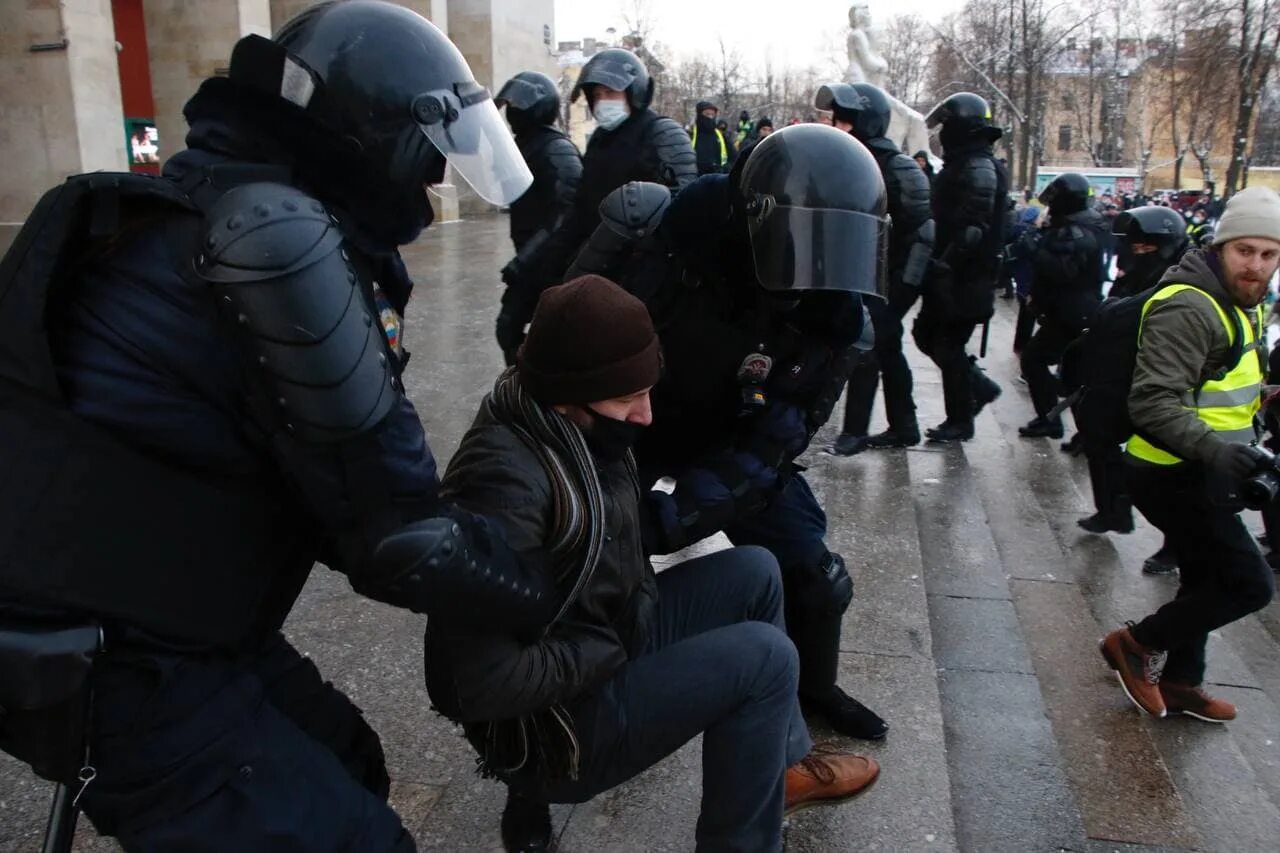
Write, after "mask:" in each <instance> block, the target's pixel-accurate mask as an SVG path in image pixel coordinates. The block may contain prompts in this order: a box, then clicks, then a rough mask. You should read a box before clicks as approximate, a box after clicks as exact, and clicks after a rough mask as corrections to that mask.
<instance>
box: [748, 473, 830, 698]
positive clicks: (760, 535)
mask: <svg viewBox="0 0 1280 853" xmlns="http://www.w3.org/2000/svg"><path fill="white" fill-rule="evenodd" d="M725 535H726V536H728V537H729V541H730V542H732V543H733V544H734V545H759V546H761V547H763V548H767V549H769V551H770V552H772V554H773V555H774V556H775V557H777V559H778V565H779V567H780V568H781V569H782V583H783V586H784V588H785V589H786V608H787V613H786V617H787V633H788V634H789V635H790V637H791V641H792V642H793V643H795V645H796V651H797V652H799V654H800V694H801V695H802V696H808V697H814V696H823V695H826V694H827V693H829V692H830V690H831V688H832V687H833V686H835V683H836V674H837V671H838V669H839V654H840V626H841V621H842V619H843V617H844V611H845V610H846V609H848V605H847V604H845V605H844V606H840V604H841V603H840V602H839V601H838V598H837V595H836V593H835V592H834V591H833V589H832V586H831V583H830V581H829V579H828V577H827V576H826V575H824V574H823V572H822V567H823V564H824V561H825V560H826V559H827V554H828V552H827V546H826V543H825V541H824V540H825V539H826V536H827V514H826V513H825V512H824V511H823V509H822V506H821V505H820V504H819V503H818V499H817V498H816V497H814V494H813V490H812V489H810V488H809V483H808V481H807V480H805V478H804V475H802V474H794V475H792V477H791V478H790V479H789V480H788V481H787V484H786V486H785V487H783V490H782V492H781V493H780V494H779V495H778V496H777V497H775V498H774V499H773V501H772V502H771V503H770V504H769V506H768V507H766V508H765V509H764V510H763V511H761V512H758V513H756V514H755V515H752V516H750V517H748V518H746V519H744V520H743V521H741V522H739V523H737V524H734V525H732V526H731V527H729V528H728V529H726V530H725Z"/></svg>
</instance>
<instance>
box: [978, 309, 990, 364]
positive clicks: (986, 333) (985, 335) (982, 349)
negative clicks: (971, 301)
mask: <svg viewBox="0 0 1280 853" xmlns="http://www.w3.org/2000/svg"><path fill="white" fill-rule="evenodd" d="M990 340H991V318H990V317H988V318H987V319H986V320H983V321H982V343H981V344H979V345H978V358H986V357H987V342H988V341H990Z"/></svg>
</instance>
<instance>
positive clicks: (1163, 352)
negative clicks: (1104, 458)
mask: <svg viewBox="0 0 1280 853" xmlns="http://www.w3.org/2000/svg"><path fill="white" fill-rule="evenodd" d="M1160 284H1161V286H1163V285H1168V284H1189V285H1191V286H1192V287H1196V288H1198V289H1200V290H1203V291H1205V292H1206V293H1209V294H1212V295H1213V296H1215V297H1216V298H1217V299H1218V300H1219V301H1220V302H1221V303H1222V304H1232V303H1231V298H1230V297H1229V296H1228V295H1227V291H1226V289H1225V288H1224V287H1223V285H1222V282H1221V281H1220V280H1219V279H1218V276H1217V274H1216V273H1215V272H1214V270H1213V269H1211V268H1210V266H1209V260H1208V258H1207V256H1206V254H1205V253H1204V252H1203V251H1201V250H1199V249H1193V250H1192V251H1190V252H1187V254H1185V255H1183V257H1182V260H1181V261H1179V262H1178V263H1177V264H1176V265H1174V266H1172V267H1170V268H1169V269H1168V270H1167V271H1166V272H1165V274H1164V276H1163V277H1162V278H1161V279H1160ZM1256 312H1257V309H1256V308H1249V309H1246V311H1245V313H1246V315H1247V316H1248V317H1249V319H1250V322H1255V323H1256V317H1255V315H1256ZM1255 328H1256V326H1255ZM1138 340H1139V345H1138V358H1137V363H1136V364H1135V366H1134V371H1133V385H1132V386H1131V387H1130V389H1129V417H1130V419H1131V420H1132V421H1133V425H1134V427H1135V428H1136V429H1137V430H1138V431H1139V432H1142V433H1144V434H1146V435H1148V436H1150V437H1152V438H1155V439H1156V440H1157V441H1158V442H1160V443H1161V444H1163V445H1165V446H1166V447H1167V448H1168V449H1169V450H1170V451H1172V452H1173V453H1174V454H1176V455H1178V456H1180V457H1182V458H1183V459H1198V460H1201V461H1205V460H1207V459H1208V458H1209V456H1210V455H1212V453H1213V450H1214V449H1215V448H1216V447H1217V446H1218V445H1220V444H1221V443H1222V439H1221V438H1219V437H1218V436H1216V435H1215V434H1214V432H1213V430H1211V429H1210V428H1209V426H1208V424H1206V423H1205V422H1204V421H1202V420H1201V419H1200V418H1199V417H1198V416H1197V415H1196V413H1195V412H1194V411H1191V410H1189V409H1187V408H1185V407H1184V406H1183V404H1182V396H1183V394H1185V393H1186V392H1187V391H1188V390H1189V389H1192V388H1199V387H1200V386H1201V385H1203V384H1204V383H1205V382H1207V381H1209V380H1210V379H1213V378H1214V375H1215V374H1216V373H1218V372H1219V371H1221V370H1222V369H1223V368H1230V367H1233V366H1234V365H1230V364H1228V363H1227V361H1228V360H1229V359H1230V358H1231V338H1230V337H1229V336H1228V334H1227V328H1226V326H1224V325H1223V323H1222V317H1221V316H1220V315H1219V314H1218V311H1217V309H1215V308H1214V306H1213V303H1211V302H1210V301H1209V300H1208V299H1206V298H1205V297H1204V296H1203V295H1202V294H1200V293H1196V292H1195V291H1191V290H1184V291H1182V292H1181V293H1178V294H1175V295H1174V296H1171V297H1170V298H1168V299H1164V300H1161V301H1160V302H1157V303H1155V304H1154V305H1153V306H1152V307H1151V309H1150V310H1149V311H1148V312H1147V316H1146V319H1145V320H1144V321H1143V324H1142V331H1141V334H1140V337H1139V339H1138ZM1250 357H1257V358H1265V354H1264V352H1263V349H1261V348H1260V349H1259V350H1258V351H1257V353H1246V354H1245V355H1244V358H1250ZM1263 372H1264V374H1265V372H1266V363H1265V361H1264V362H1263Z"/></svg>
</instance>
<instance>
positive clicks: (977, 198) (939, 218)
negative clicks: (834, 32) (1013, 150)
mask: <svg viewBox="0 0 1280 853" xmlns="http://www.w3.org/2000/svg"><path fill="white" fill-rule="evenodd" d="M926 124H928V126H929V127H930V128H934V127H940V128H941V131H940V133H939V140H940V141H941V143H942V171H941V172H939V173H938V176H937V178H936V179H935V181H934V185H933V220H934V224H935V226H936V228H937V242H936V243H935V245H934V268H933V271H932V275H931V276H930V278H929V281H928V283H927V285H926V287H925V290H924V298H923V303H922V305H921V306H920V313H919V315H918V316H917V317H916V321H915V325H914V326H913V327H912V335H913V337H914V338H915V340H916V345H917V346H919V347H920V350H921V352H923V353H924V354H925V355H927V356H929V358H931V359H932V360H933V362H934V364H936V365H938V368H939V370H941V371H942V394H943V398H944V402H945V404H946V411H947V418H946V420H945V421H943V422H942V423H941V424H939V425H938V426H937V427H935V428H933V429H928V430H925V434H926V435H927V436H928V437H929V438H930V440H932V441H963V440H967V439H970V438H972V437H973V419H974V417H975V416H976V415H977V413H978V411H980V410H981V409H982V407H983V406H984V405H986V404H987V403H990V402H991V401H992V400H994V399H995V398H996V397H998V396H999V394H1000V386H999V385H997V384H996V383H994V382H992V381H991V380H990V379H989V378H987V376H986V375H985V374H984V373H983V372H982V371H981V369H979V368H978V366H977V363H976V360H975V359H973V358H972V357H971V356H969V355H968V354H967V353H966V352H965V347H966V346H967V345H968V343H969V339H970V338H971V337H973V332H974V329H976V328H977V327H978V326H979V325H981V324H983V323H985V322H987V320H988V319H990V317H991V315H992V313H993V312H994V310H995V287H996V279H997V276H998V274H999V271H1000V256H1001V254H1002V251H1003V248H1004V216H1005V205H1004V198H1005V196H1006V195H1007V194H1008V190H1009V178H1008V175H1006V174H1005V170H1004V166H1003V165H1002V164H1001V163H999V162H998V161H997V160H996V158H995V155H994V154H993V152H992V148H991V145H992V143H993V142H995V141H996V140H997V139H999V138H1000V136H1001V131H1000V129H999V128H998V127H993V126H992V124H991V108H990V107H989V106H988V105H987V102H986V101H985V100H983V99H982V98H981V97H979V96H978V95H975V94H973V93H972V92H958V93H956V94H954V95H951V96H950V97H948V98H947V99H946V100H944V101H943V102H942V103H940V104H938V105H937V106H936V107H934V108H933V111H932V112H930V113H929V116H928V119H927V120H926Z"/></svg>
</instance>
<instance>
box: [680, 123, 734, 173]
mask: <svg viewBox="0 0 1280 853" xmlns="http://www.w3.org/2000/svg"><path fill="white" fill-rule="evenodd" d="M716 139H718V140H719V141H720V166H721V167H722V168H723V167H724V165H725V164H726V163H728V162H729V148H728V146H726V145H725V144H724V134H723V133H722V132H721V131H720V128H718V127H717V128H716ZM689 144H690V145H692V146H693V147H694V148H695V149H696V148H697V147H698V124H697V122H694V125H693V137H692V138H691V139H690V140H689Z"/></svg>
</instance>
